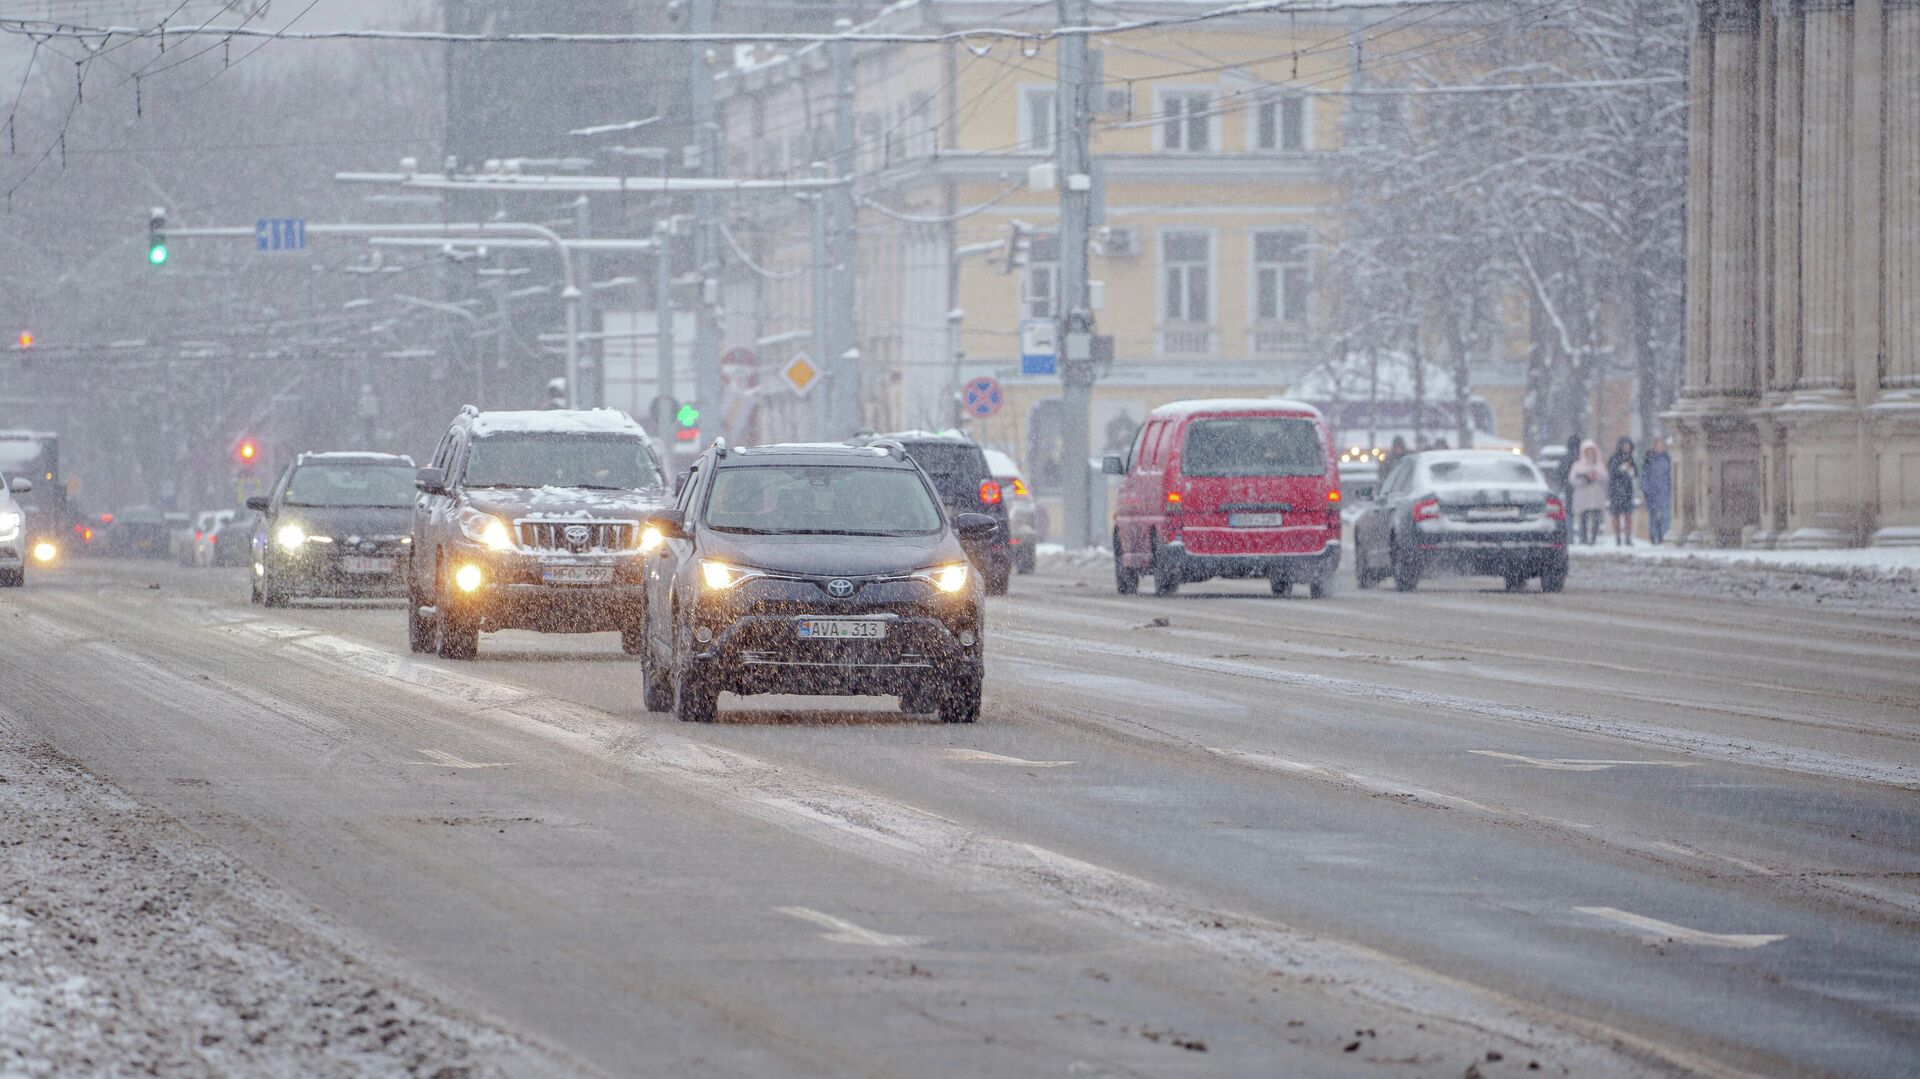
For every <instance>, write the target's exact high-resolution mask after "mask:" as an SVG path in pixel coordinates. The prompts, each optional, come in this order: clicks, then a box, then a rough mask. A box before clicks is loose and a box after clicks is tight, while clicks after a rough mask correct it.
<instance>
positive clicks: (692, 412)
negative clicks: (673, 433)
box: [673, 405, 700, 427]
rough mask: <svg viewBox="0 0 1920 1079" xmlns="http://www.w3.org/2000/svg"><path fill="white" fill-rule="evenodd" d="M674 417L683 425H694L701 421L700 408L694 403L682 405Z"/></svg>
mask: <svg viewBox="0 0 1920 1079" xmlns="http://www.w3.org/2000/svg"><path fill="white" fill-rule="evenodd" d="M673 418H674V419H676V420H679V421H680V426H682V427H692V426H693V425H694V424H696V423H699V422H700V410H699V409H697V408H695V407H693V406H692V405H681V406H680V411H678V412H676V413H674V414H673Z"/></svg>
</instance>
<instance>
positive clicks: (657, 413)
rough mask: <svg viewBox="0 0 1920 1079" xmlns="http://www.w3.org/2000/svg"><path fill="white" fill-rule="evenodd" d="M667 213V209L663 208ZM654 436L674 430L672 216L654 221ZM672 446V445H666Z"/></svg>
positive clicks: (660, 436) (662, 435) (663, 435)
mask: <svg viewBox="0 0 1920 1079" xmlns="http://www.w3.org/2000/svg"><path fill="white" fill-rule="evenodd" d="M663 212H666V211H663ZM653 244H654V247H653V362H654V372H655V373H654V376H653V377H654V383H653V387H654V390H653V417H652V420H651V422H652V424H653V436H654V437H655V438H659V439H666V438H667V436H668V434H669V433H670V432H671V431H672V430H673V412H674V407H673V395H674V393H675V390H674V385H673V347H674V346H673V219H672V217H671V216H667V217H662V218H660V219H659V220H658V221H655V222H654V223H653ZM669 449H671V445H669Z"/></svg>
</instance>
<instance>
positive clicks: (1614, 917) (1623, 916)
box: [1573, 907, 1787, 948]
mask: <svg viewBox="0 0 1920 1079" xmlns="http://www.w3.org/2000/svg"><path fill="white" fill-rule="evenodd" d="M1573 909H1574V910H1577V911H1579V912H1580V913H1581V914H1591V915H1593V916H1594V917H1596V918H1605V919H1607V920H1608V921H1613V922H1619V923H1620V924H1621V925H1624V926H1626V927H1628V928H1629V929H1637V930H1639V931H1640V933H1641V935H1642V938H1643V939H1644V940H1646V941H1647V942H1648V943H1649V944H1665V943H1667V942H1669V941H1671V942H1672V943H1675V944H1699V945H1702V946H1704V947H1708V948H1760V947H1764V946H1766V945H1768V944H1772V943H1774V942H1775V941H1781V940H1785V939H1787V937H1786V934H1784V933H1709V932H1707V931H1705V930H1702V929H1688V928H1687V927H1686V926H1684V925H1675V924H1673V923H1672V922H1663V921H1661V920H1660V919H1658V918H1649V917H1647V916H1646V915H1644V914H1635V913H1633V912H1632V911H1625V910H1621V909H1619V908H1617V907H1575V908H1573Z"/></svg>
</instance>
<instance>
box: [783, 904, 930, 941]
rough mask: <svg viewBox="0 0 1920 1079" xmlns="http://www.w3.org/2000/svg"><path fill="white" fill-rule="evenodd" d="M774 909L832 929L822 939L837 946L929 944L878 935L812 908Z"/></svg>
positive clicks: (821, 936) (916, 939)
mask: <svg viewBox="0 0 1920 1079" xmlns="http://www.w3.org/2000/svg"><path fill="white" fill-rule="evenodd" d="M773 909H774V910H777V911H779V912H780V913H782V914H785V915H787V916H788V917H790V918H798V919H800V920H801V921H803V922H812V923H813V924H815V925H817V926H821V927H822V928H825V929H831V930H832V931H833V932H831V933H822V934H820V938H821V939H822V940H830V941H833V942H834V943H835V944H865V945H870V946H872V947H875V948H917V947H919V946H920V945H922V944H925V943H926V942H927V938H926V937H898V936H894V935H893V934H891V933H877V932H875V931H873V930H871V929H868V928H865V927H864V926H858V925H855V924H853V923H852V922H850V921H847V920H846V919H845V918H836V917H834V916H833V915H831V914H827V913H825V912H823V911H817V910H814V909H813V908H812V907H775V908H773Z"/></svg>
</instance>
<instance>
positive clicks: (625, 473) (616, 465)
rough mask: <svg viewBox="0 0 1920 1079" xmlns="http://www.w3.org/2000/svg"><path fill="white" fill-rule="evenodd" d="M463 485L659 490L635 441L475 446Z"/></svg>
mask: <svg viewBox="0 0 1920 1079" xmlns="http://www.w3.org/2000/svg"><path fill="white" fill-rule="evenodd" d="M464 482H465V484H466V485H467V486H468V487H586V488H601V489H606V490H640V489H643V488H648V487H658V486H660V470H659V469H657V468H655V467H654V463H653V457H652V456H651V455H650V454H649V453H648V452H647V444H646V442H645V441H643V440H642V439H639V438H633V437H629V436H625V435H613V436H593V435H580V434H572V433H553V434H525V433H522V434H498V435H487V436H485V437H483V438H476V439H474V440H473V447H472V448H471V449H470V450H468V451H467V471H466V476H465V480H464Z"/></svg>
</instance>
